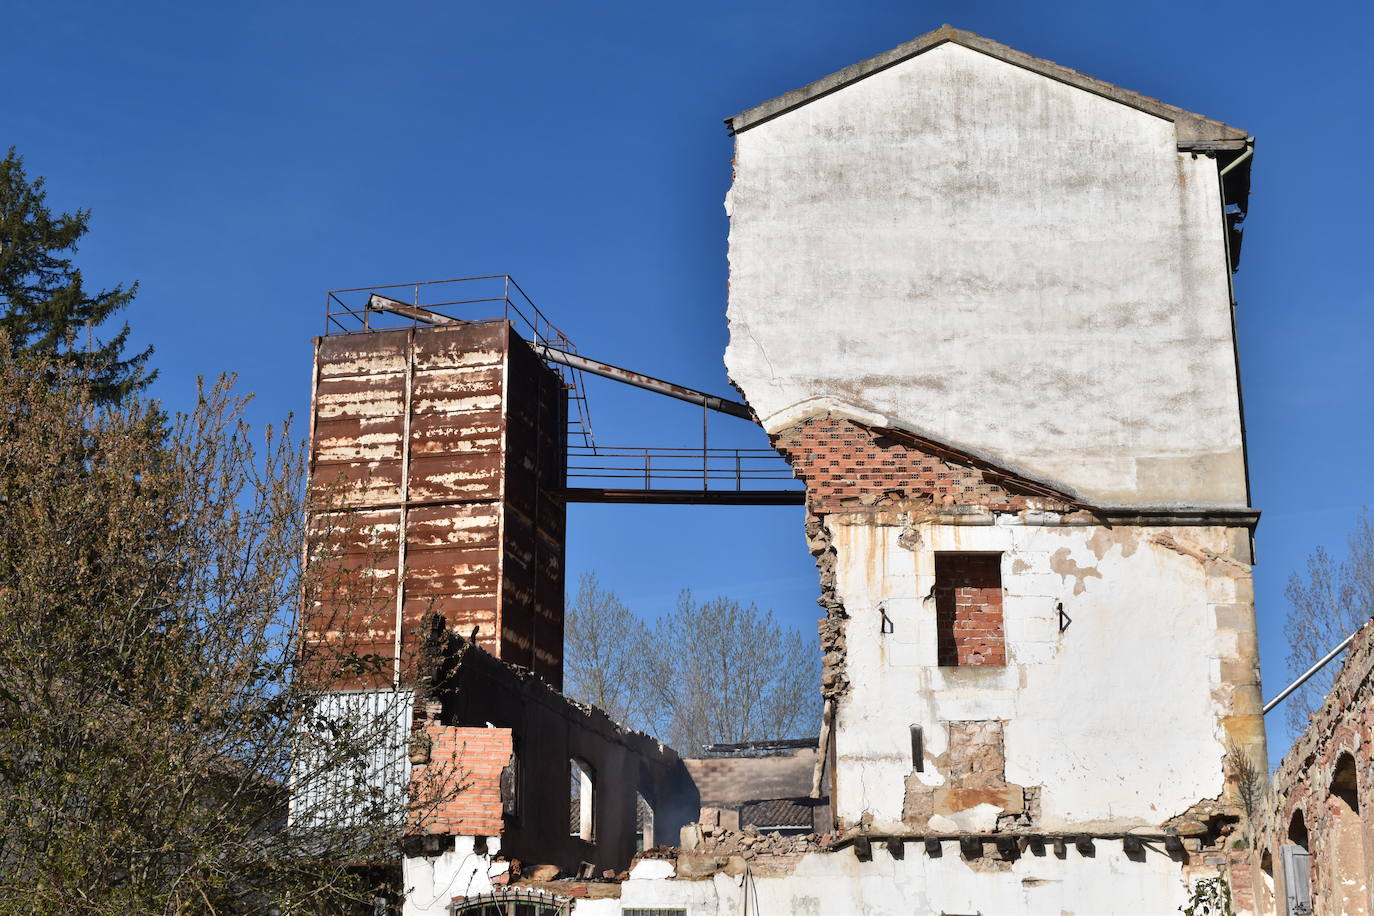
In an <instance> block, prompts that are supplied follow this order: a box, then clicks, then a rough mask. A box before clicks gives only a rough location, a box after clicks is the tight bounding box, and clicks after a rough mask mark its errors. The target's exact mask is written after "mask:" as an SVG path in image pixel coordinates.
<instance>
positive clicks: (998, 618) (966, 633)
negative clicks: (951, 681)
mask: <svg viewBox="0 0 1374 916" xmlns="http://www.w3.org/2000/svg"><path fill="white" fill-rule="evenodd" d="M1001 564H1002V558H1001V556H1000V555H998V554H940V555H938V556H936V558H935V626H936V634H937V638H938V643H937V652H938V654H939V660H940V664H941V665H942V666H951V667H952V666H956V665H957V666H959V667H973V666H979V665H985V666H993V665H1005V664H1006V663H1007V644H1006V636H1005V634H1004V632H1003V628H1002V573H1001Z"/></svg>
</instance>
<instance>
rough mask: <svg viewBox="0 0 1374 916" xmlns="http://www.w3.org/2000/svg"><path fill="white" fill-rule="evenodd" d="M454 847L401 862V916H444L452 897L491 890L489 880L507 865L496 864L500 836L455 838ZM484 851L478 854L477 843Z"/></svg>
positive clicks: (504, 870) (495, 876)
mask: <svg viewBox="0 0 1374 916" xmlns="http://www.w3.org/2000/svg"><path fill="white" fill-rule="evenodd" d="M453 839H454V847H453V848H452V849H450V850H448V851H446V852H443V853H441V854H439V855H435V856H406V857H405V858H403V859H402V860H401V882H402V889H403V892H404V894H405V903H404V905H403V912H404V913H405V916H447V914H448V912H449V906H450V905H451V904H452V902H453V898H455V897H477V896H480V895H482V894H489V893H491V891H492V890H493V889H494V887H495V885H494V884H493V883H492V879H493V878H499V877H500V876H502V875H504V874H506V873H507V871H508V869H509V865H508V864H507V863H505V862H499V861H496V857H497V855H498V854H499V852H500V846H501V842H500V837H471V836H456V837H454V838H453ZM479 843H481V844H483V849H484V851H482V852H478V851H477V849H478V844H479Z"/></svg>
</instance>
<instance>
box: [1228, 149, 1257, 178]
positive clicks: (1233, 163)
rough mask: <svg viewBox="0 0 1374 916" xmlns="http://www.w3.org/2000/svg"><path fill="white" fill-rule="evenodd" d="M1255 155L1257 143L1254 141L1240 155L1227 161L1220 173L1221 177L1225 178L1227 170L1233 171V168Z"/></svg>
mask: <svg viewBox="0 0 1374 916" xmlns="http://www.w3.org/2000/svg"><path fill="white" fill-rule="evenodd" d="M1253 155H1255V145H1254V144H1253V143H1252V144H1250V145H1249V146H1247V147H1246V148H1245V152H1243V153H1241V154H1240V155H1239V156H1237V157H1236V158H1234V159H1232V160H1231V161H1230V162H1228V163H1226V165H1225V167H1224V168H1222V170H1221V172H1220V173H1219V177H1221V178H1225V177H1226V173H1227V172H1229V171H1231V170H1232V169H1233V168H1235V167H1236V166H1238V165H1240V164H1241V163H1242V162H1244V161H1245V160H1246V159H1249V158H1250V157H1251V156H1253Z"/></svg>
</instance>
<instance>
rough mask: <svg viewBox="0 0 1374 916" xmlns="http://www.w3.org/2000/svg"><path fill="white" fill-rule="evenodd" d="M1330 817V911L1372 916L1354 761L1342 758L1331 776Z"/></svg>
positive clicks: (1328, 838)
mask: <svg viewBox="0 0 1374 916" xmlns="http://www.w3.org/2000/svg"><path fill="white" fill-rule="evenodd" d="M1326 807H1327V812H1328V815H1329V817H1330V821H1329V826H1328V828H1327V830H1326V831H1325V832H1326V834H1327V836H1326V837H1324V838H1323V839H1324V841H1325V842H1324V845H1326V846H1327V850H1326V855H1325V856H1324V858H1325V859H1326V860H1327V862H1328V863H1329V865H1328V866H1327V867H1328V869H1329V874H1330V878H1329V881H1330V884H1329V891H1328V893H1330V895H1331V897H1332V900H1331V903H1332V904H1334V905H1333V906H1332V907H1331V908H1330V910H1331V912H1333V913H1339V914H1341V916H1369V870H1368V868H1366V867H1365V855H1364V835H1363V834H1364V830H1363V829H1362V825H1361V824H1360V790H1359V785H1358V781H1357V778H1356V771H1355V758H1354V757H1353V756H1351V755H1350V754H1349V753H1343V754H1341V756H1340V758H1339V759H1337V761H1336V768H1335V770H1333V771H1332V774H1331V788H1330V791H1329V793H1328V794H1327V797H1326Z"/></svg>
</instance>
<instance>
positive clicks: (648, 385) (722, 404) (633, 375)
mask: <svg viewBox="0 0 1374 916" xmlns="http://www.w3.org/2000/svg"><path fill="white" fill-rule="evenodd" d="M534 350H535V352H536V353H538V354H539V355H540V356H541V357H543V358H544V359H547V360H548V361H549V362H554V363H562V364H563V365H565V366H568V367H570V368H573V369H581V370H582V371H583V372H590V373H591V374H592V375H599V376H601V377H602V378H608V379H613V380H615V381H617V382H624V383H625V384H626V385H634V386H635V387H636V388H644V389H646V390H648V391H655V392H657V393H659V394H666V395H667V396H668V397H670V398H677V399H678V400H680V401H687V402H688V403H690V404H700V405H701V406H702V407H705V408H706V409H707V410H714V411H717V412H719V413H728V414H729V415H730V416H732V417H740V418H742V419H745V420H753V419H754V412H753V411H752V410H750V409H749V405H747V404H741V403H739V402H738V401H727V400H725V399H724V398H718V397H716V396H715V395H713V394H707V393H706V392H704V391H697V390H696V389H695V388H688V387H686V386H684V385H675V384H673V383H672V382H665V381H664V380H663V379H659V378H654V377H653V376H652V375H644V374H642V373H639V372H633V371H631V370H629V369H622V368H620V367H619V366H612V365H611V364H610V363H603V362H599V361H597V360H594V359H588V358H587V357H585V356H579V355H578V354H576V353H565V352H563V351H562V350H555V349H554V348H553V347H549V346H545V345H543V344H535V345H534Z"/></svg>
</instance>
